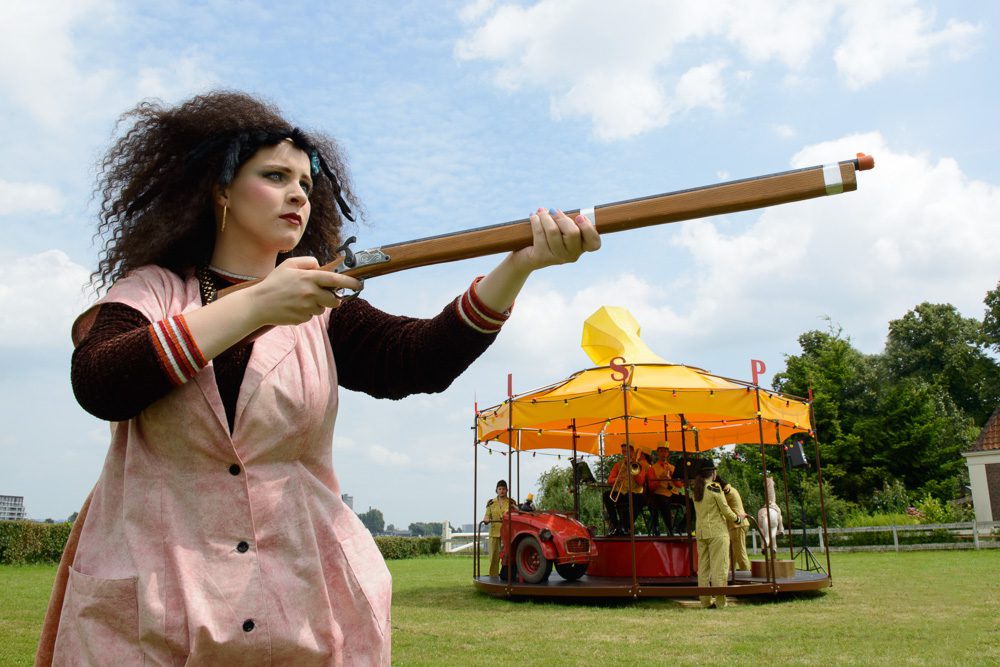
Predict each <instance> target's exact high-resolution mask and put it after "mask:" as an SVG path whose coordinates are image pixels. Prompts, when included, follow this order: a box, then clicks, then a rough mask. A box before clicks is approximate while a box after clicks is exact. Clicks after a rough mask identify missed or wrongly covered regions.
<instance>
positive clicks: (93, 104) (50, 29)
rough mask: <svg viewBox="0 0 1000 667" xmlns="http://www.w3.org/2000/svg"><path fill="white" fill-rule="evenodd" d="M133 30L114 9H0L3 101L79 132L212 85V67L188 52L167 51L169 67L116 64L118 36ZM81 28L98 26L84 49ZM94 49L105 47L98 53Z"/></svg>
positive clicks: (93, 5)
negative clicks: (149, 100)
mask: <svg viewBox="0 0 1000 667" xmlns="http://www.w3.org/2000/svg"><path fill="white" fill-rule="evenodd" d="M132 25H133V22H132V21H131V20H130V17H129V16H127V6H122V5H118V4H115V3H104V2H97V1H96V0H72V1H69V0H61V1H60V0H53V1H51V2H44V3H28V2H5V3H0V62H3V63H4V64H5V66H4V67H3V68H2V69H0V87H2V88H3V90H4V93H5V97H6V101H7V103H8V104H11V105H13V106H14V107H15V108H19V109H22V110H24V111H26V112H27V113H28V114H29V115H30V116H31V117H32V118H34V119H35V120H36V121H37V122H39V123H41V124H43V125H46V126H49V127H50V128H53V129H60V130H66V131H69V130H72V131H76V132H79V130H80V126H81V121H82V120H85V119H87V118H96V119H100V121H101V122H105V120H106V119H105V117H106V116H109V115H111V116H113V115H115V114H117V113H119V112H120V111H121V110H122V109H125V108H127V107H128V106H130V105H132V104H134V103H135V101H136V100H137V99H140V98H144V97H165V98H172V97H175V96H177V95H179V94H186V93H188V92H189V91H190V90H192V89H193V88H200V87H203V86H205V85H206V84H208V83H210V82H211V81H212V80H213V75H212V74H211V71H212V69H211V67H210V66H209V63H207V62H205V61H204V59H203V58H201V57H200V56H198V55H195V54H192V53H183V52H181V53H172V54H171V57H170V60H169V62H170V64H169V66H161V65H159V64H146V63H144V62H143V61H142V57H141V56H137V55H136V54H131V58H130V59H129V58H124V59H121V58H120V56H119V55H118V54H116V53H115V50H114V44H115V43H116V41H117V40H116V35H117V34H118V33H119V32H121V31H125V30H130V29H131V26H132ZM81 26H86V28H87V29H89V30H94V28H95V27H96V26H100V31H101V33H102V34H100V36H99V38H98V39H96V40H93V41H92V42H89V43H88V45H87V46H83V45H82V44H81V38H80V35H79V30H80V28H81ZM93 43H98V44H101V43H103V44H107V45H108V46H107V49H106V50H105V49H102V50H95V49H94V48H93V46H92V44H93ZM116 60H119V61H120V62H116ZM70 120H72V123H70V122H68V121H70Z"/></svg>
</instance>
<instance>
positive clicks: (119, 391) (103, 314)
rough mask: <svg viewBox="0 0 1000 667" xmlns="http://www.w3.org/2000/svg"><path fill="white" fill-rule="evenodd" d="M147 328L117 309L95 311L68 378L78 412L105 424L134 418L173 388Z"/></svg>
mask: <svg viewBox="0 0 1000 667" xmlns="http://www.w3.org/2000/svg"><path fill="white" fill-rule="evenodd" d="M149 325H150V322H149V320H148V319H146V317H145V316H144V315H143V314H142V313H140V312H139V311H138V310H136V309H134V308H132V307H130V306H126V305H124V304H121V303H106V304H103V305H102V306H100V310H99V311H98V313H97V315H96V317H95V319H94V324H93V326H92V327H91V328H90V331H88V332H87V335H86V336H84V338H83V339H82V340H81V341H80V343H79V344H78V345H77V347H76V349H75V350H74V351H73V361H72V367H71V371H70V377H71V379H72V383H73V393H74V395H75V396H76V400H77V402H78V403H79V404H80V406H81V407H82V408H83V409H84V410H86V411H87V412H89V413H90V414H92V415H94V416H95V417H98V418H100V419H106V420H108V421H123V420H126V419H131V418H132V417H135V416H136V415H138V414H139V413H140V412H141V411H142V410H143V409H145V408H146V407H147V406H149V405H150V404H152V403H153V402H155V401H157V400H159V399H161V398H163V397H164V396H165V395H166V394H167V392H169V391H170V389H171V388H173V386H174V385H173V384H172V383H171V381H170V378H169V376H168V375H167V373H166V372H165V371H164V369H163V367H162V365H161V363H160V361H159V358H158V356H157V352H156V349H155V348H154V346H153V342H152V340H151V338H150V335H149Z"/></svg>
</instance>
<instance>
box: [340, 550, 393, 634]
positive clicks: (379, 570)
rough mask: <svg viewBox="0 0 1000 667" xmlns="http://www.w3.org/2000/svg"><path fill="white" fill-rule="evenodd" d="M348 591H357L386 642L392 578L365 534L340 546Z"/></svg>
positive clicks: (379, 553)
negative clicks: (348, 579) (346, 573)
mask: <svg viewBox="0 0 1000 667" xmlns="http://www.w3.org/2000/svg"><path fill="white" fill-rule="evenodd" d="M341 549H342V550H343V552H344V559H345V560H346V561H347V566H348V569H349V576H350V577H351V578H352V579H353V580H354V581H353V582H352V585H351V587H352V588H354V589H355V590H359V591H360V593H361V594H362V596H363V597H364V599H365V600H366V601H367V606H368V608H369V609H370V610H371V614H372V617H373V618H374V620H375V624H376V627H377V628H378V631H379V633H380V634H381V635H382V636H384V637H386V638H388V637H389V630H390V625H389V624H390V618H389V617H390V608H391V606H392V575H391V574H389V568H387V567H386V565H385V559H383V558H382V552H380V551H379V549H378V546H377V545H376V544H375V540H373V539H372V537H371V535H369V534H368V532H367V531H365V532H364V533H361V534H358V535H354V536H352V537H350V538H348V539H346V540H344V541H343V542H341Z"/></svg>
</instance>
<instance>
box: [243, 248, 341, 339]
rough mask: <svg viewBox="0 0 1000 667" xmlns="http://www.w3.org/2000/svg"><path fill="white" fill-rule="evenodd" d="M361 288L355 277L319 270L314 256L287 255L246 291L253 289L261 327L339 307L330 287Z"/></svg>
mask: <svg viewBox="0 0 1000 667" xmlns="http://www.w3.org/2000/svg"><path fill="white" fill-rule="evenodd" d="M360 287H361V283H360V282H359V281H358V280H357V279H355V278H351V277H349V276H344V275H341V274H339V273H334V272H332V271H323V270H320V268H319V262H318V261H316V258H315V257H290V258H288V259H286V260H285V261H284V262H282V263H281V264H279V265H278V266H277V267H276V268H275V269H274V271H272V272H271V273H269V274H268V275H267V277H265V278H264V279H263V280H262V281H260V282H259V283H257V284H256V285H254V286H253V287H251V288H249V289H248V290H246V291H248V292H249V291H251V290H252V291H253V299H252V300H251V303H252V307H253V308H254V309H255V311H256V318H257V319H258V320H259V321H260V323H261V325H262V326H263V325H267V324H273V325H283V324H301V323H302V322H305V321H307V320H309V319H311V318H312V317H314V316H316V315H319V314H320V313H322V312H323V311H324V310H326V309H327V308H337V307H339V306H340V299H339V298H338V297H337V296H336V295H335V294H334V293H333V290H335V289H339V288H348V289H352V290H357V289H360Z"/></svg>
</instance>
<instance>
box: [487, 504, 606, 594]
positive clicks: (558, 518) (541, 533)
mask: <svg viewBox="0 0 1000 667" xmlns="http://www.w3.org/2000/svg"><path fill="white" fill-rule="evenodd" d="M508 534H509V535H510V539H509V540H508ZM500 544H501V552H500V558H501V561H500V562H501V564H502V568H501V572H500V578H501V579H506V578H507V566H508V565H509V563H510V554H511V553H512V554H514V576H515V581H518V580H520V581H524V582H525V583H529V584H538V583H541V582H543V581H545V580H546V579H548V577H549V575H550V574H551V573H552V568H553V567H555V569H556V572H558V573H559V576H561V577H562V578H563V579H566V580H567V581H575V580H577V579H579V578H580V577H582V576H583V575H584V574H586V573H587V568H588V567H589V566H590V564H591V563H592V562H594V560H595V559H596V558H597V546H596V545H595V544H594V540H593V535H591V533H590V530H589V529H588V528H587V527H586V526H585V525H583V524H582V523H580V522H579V521H577V520H576V519H574V518H573V517H571V516H569V515H567V514H562V513H559V512H536V511H531V512H527V511H524V510H520V509H514V510H512V511H511V513H510V517H509V520H508V517H506V516H505V517H504V520H503V526H502V528H501V533H500ZM507 545H510V550H509V551H508V549H507Z"/></svg>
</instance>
